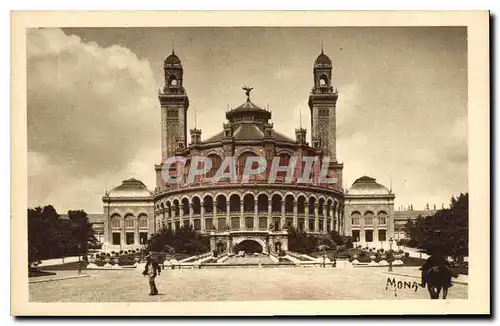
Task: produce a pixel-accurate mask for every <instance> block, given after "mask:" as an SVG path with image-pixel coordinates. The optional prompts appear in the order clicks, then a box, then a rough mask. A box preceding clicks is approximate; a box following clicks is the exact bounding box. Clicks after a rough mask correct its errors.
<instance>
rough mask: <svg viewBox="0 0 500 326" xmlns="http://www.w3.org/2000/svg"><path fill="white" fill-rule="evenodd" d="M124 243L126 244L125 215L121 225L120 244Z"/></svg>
mask: <svg viewBox="0 0 500 326" xmlns="http://www.w3.org/2000/svg"><path fill="white" fill-rule="evenodd" d="M124 244H125V216H124V217H122V220H121V225H120V245H121V246H123V245H124Z"/></svg>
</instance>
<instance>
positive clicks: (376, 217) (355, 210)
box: [344, 176, 395, 248]
mask: <svg viewBox="0 0 500 326" xmlns="http://www.w3.org/2000/svg"><path fill="white" fill-rule="evenodd" d="M394 198H395V195H394V194H393V193H392V191H390V190H389V189H387V188H386V187H385V186H383V185H381V184H380V183H377V182H376V179H374V178H370V177H367V176H363V177H361V178H359V179H357V180H356V181H355V182H354V183H353V184H352V186H351V188H349V189H348V190H347V192H346V194H345V212H344V216H345V220H346V223H345V233H346V234H349V235H351V236H352V237H353V240H354V242H356V243H358V244H360V245H362V246H369V247H370V248H371V247H375V248H380V247H381V246H382V247H384V248H385V247H386V244H387V241H388V240H389V239H390V238H392V237H393V236H394Z"/></svg>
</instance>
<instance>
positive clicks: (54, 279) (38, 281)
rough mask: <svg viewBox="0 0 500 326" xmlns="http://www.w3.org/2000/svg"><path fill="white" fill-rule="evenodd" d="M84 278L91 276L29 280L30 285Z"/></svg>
mask: <svg viewBox="0 0 500 326" xmlns="http://www.w3.org/2000/svg"><path fill="white" fill-rule="evenodd" d="M83 277H90V275H88V274H82V275H74V276H66V277H56V278H49V279H43V280H29V281H28V284H34V283H45V282H55V281H63V280H71V279H74V278H83Z"/></svg>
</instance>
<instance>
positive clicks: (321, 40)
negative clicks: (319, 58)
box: [321, 39, 324, 54]
mask: <svg viewBox="0 0 500 326" xmlns="http://www.w3.org/2000/svg"><path fill="white" fill-rule="evenodd" d="M321 54H324V53H323V39H321Z"/></svg>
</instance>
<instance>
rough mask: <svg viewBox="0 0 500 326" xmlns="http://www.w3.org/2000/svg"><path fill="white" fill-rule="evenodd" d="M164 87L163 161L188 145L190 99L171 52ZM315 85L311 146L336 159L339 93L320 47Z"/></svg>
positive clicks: (176, 60) (162, 116) (310, 98)
mask: <svg viewBox="0 0 500 326" xmlns="http://www.w3.org/2000/svg"><path fill="white" fill-rule="evenodd" d="M164 72H165V86H164V87H163V89H161V90H160V91H159V94H158V98H159V100H160V104H161V138H162V160H163V161H164V160H165V159H167V158H168V157H171V156H175V153H176V152H178V151H179V150H182V149H185V148H186V146H187V131H188V130H187V110H188V108H189V98H188V96H187V93H186V91H185V89H184V87H183V68H182V64H181V61H180V60H179V57H177V55H175V53H174V52H173V51H172V54H170V55H169V56H168V57H167V58H166V59H165V61H164ZM313 76H314V87H313V88H312V90H311V93H310V95H309V108H310V113H311V147H313V148H314V149H316V150H320V151H321V152H322V153H323V155H324V156H329V157H330V162H336V161H337V158H336V105H337V98H338V93H337V89H336V88H334V87H333V86H332V61H331V60H330V58H328V56H327V55H325V54H324V53H323V50H321V54H320V55H319V56H318V57H317V58H316V61H315V62H314V68H313Z"/></svg>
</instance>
